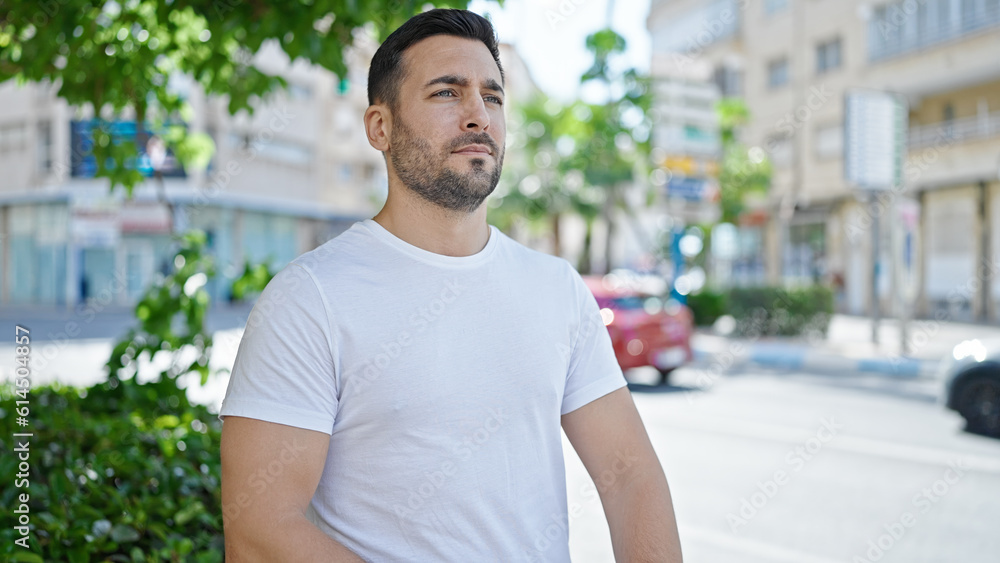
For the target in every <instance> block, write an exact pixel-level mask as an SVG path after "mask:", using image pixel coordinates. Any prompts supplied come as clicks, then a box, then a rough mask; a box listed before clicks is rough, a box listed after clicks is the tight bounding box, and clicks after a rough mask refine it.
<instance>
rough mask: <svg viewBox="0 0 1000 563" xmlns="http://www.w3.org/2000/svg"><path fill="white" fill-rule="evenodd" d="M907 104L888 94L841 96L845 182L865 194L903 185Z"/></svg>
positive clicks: (860, 92)
mask: <svg viewBox="0 0 1000 563" xmlns="http://www.w3.org/2000/svg"><path fill="white" fill-rule="evenodd" d="M907 111H908V110H907V105H906V100H905V99H903V98H902V97H900V96H897V95H895V94H891V93H888V92H878V91H874V90H854V91H850V92H848V93H847V94H846V95H845V96H844V140H845V141H846V146H845V147H844V178H845V179H846V180H847V182H848V183H850V184H851V185H853V186H855V187H856V188H859V189H861V190H865V191H873V190H888V189H891V188H892V187H893V186H898V185H899V184H900V182H901V181H902V170H903V159H904V158H905V152H906V130H907V122H908V115H907Z"/></svg>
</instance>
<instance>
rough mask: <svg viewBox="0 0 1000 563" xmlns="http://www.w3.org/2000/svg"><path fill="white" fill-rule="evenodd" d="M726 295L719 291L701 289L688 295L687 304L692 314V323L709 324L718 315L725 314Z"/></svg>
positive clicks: (726, 307) (726, 306) (698, 324)
mask: <svg viewBox="0 0 1000 563" xmlns="http://www.w3.org/2000/svg"><path fill="white" fill-rule="evenodd" d="M727 301H728V295H727V294H726V293H724V292H721V291H713V290H710V289H703V290H701V291H700V292H698V293H695V294H693V295H688V298H687V306H688V307H689V308H690V309H691V312H692V313H693V314H694V324H696V325H697V326H709V325H711V324H712V323H714V322H715V321H716V319H718V318H719V317H721V316H722V315H725V314H726V309H728V303H727Z"/></svg>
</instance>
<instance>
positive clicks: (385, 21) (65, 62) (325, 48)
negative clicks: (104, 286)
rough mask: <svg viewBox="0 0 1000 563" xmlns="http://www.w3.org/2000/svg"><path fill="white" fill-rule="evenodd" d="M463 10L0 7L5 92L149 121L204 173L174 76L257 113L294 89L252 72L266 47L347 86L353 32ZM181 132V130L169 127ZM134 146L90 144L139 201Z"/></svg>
mask: <svg viewBox="0 0 1000 563" xmlns="http://www.w3.org/2000/svg"><path fill="white" fill-rule="evenodd" d="M467 3H468V1H467V0H432V1H431V2H421V3H417V2H414V1H412V0H407V1H404V0H369V1H366V2H354V1H350V2H343V1H339V0H316V1H312V2H286V1H278V0H253V1H252V2H250V1H245V0H167V1H160V0H119V1H115V0H45V1H42V2H2V3H0V83H3V82H6V81H8V80H11V79H16V80H18V81H19V82H25V81H39V82H41V81H48V82H51V83H52V84H54V85H55V86H56V87H57V88H58V95H59V96H60V97H61V98H63V99H65V100H66V101H67V102H69V104H70V105H74V106H82V105H87V104H90V105H92V106H93V107H94V109H95V114H96V115H95V117H97V118H108V117H110V116H114V115H118V114H120V113H121V112H123V111H124V110H126V108H130V109H131V110H132V111H134V112H135V120H136V123H137V124H140V125H141V124H144V123H146V121H147V120H150V121H152V123H153V125H154V127H153V129H154V130H157V131H162V137H163V139H164V140H165V141H166V145H167V147H168V148H169V149H171V150H172V151H173V152H174V154H175V155H176V156H177V158H178V159H179V160H180V161H181V162H182V163H183V164H185V165H186V166H204V165H205V164H207V162H208V160H209V159H210V157H211V154H212V150H213V145H212V142H211V139H209V138H208V137H207V136H205V135H192V134H188V133H187V131H186V128H185V127H184V126H183V125H179V124H178V123H179V122H182V121H183V120H185V119H186V118H189V117H190V115H189V110H187V108H186V104H185V101H184V100H183V98H182V97H181V96H180V95H179V94H178V93H177V92H176V91H175V90H174V89H173V88H172V85H171V82H170V78H171V77H172V76H175V75H186V76H188V77H190V78H192V79H193V80H194V81H195V82H196V83H197V84H198V85H199V86H200V87H201V88H202V89H203V90H204V92H205V94H206V95H209V96H213V95H219V96H225V97H227V98H228V101H229V112H230V113H233V114H235V113H236V112H237V111H239V110H246V111H247V112H251V113H252V112H253V110H254V106H255V103H256V102H257V101H258V100H259V99H261V98H263V97H265V96H267V95H268V94H271V93H273V92H275V91H276V90H279V89H281V88H284V87H285V86H287V83H286V82H285V80H284V79H283V78H282V77H280V76H275V75H270V74H267V73H264V72H262V71H260V70H258V69H257V68H255V67H254V66H253V55H254V54H255V53H256V52H257V51H258V50H259V49H260V48H261V46H262V45H263V44H264V43H265V42H266V41H269V40H275V41H277V42H278V43H279V45H280V46H281V48H282V49H283V50H284V52H285V53H286V54H287V55H288V56H289V58H290V59H291V60H293V61H294V60H296V59H300V58H301V59H304V60H306V61H308V62H310V63H314V64H317V65H319V66H321V67H323V68H326V69H328V70H330V71H332V72H334V73H335V74H337V75H338V76H340V77H341V78H345V77H346V76H347V66H346V64H345V62H344V52H345V50H346V49H348V48H349V47H350V46H351V45H352V44H353V41H354V37H355V33H357V32H358V31H359V30H366V31H368V32H371V33H373V34H375V36H376V37H377V39H378V40H380V41H381V40H383V39H385V37H386V36H387V35H388V33H389V32H391V30H393V29H395V28H396V27H397V26H398V25H400V24H402V23H403V22H404V21H405V20H406V19H408V18H409V17H410V16H412V15H413V14H415V13H416V12H417V11H419V10H421V9H422V7H423V6H425V5H427V4H432V5H436V6H442V7H454V8H464V7H466V5H467ZM171 123H173V125H169V124H171ZM136 129H137V134H136V139H135V140H134V141H123V142H112V138H111V135H110V133H109V132H108V130H107V128H106V127H105V128H102V127H98V128H97V129H95V134H94V137H95V138H94V149H93V152H94V157H95V158H96V160H97V165H98V171H97V176H98V177H103V178H108V179H109V180H110V181H111V188H112V189H114V188H115V187H116V186H123V187H124V188H125V190H126V191H127V192H128V193H129V194H131V192H132V189H133V188H134V187H135V185H136V184H138V183H140V182H141V181H142V180H143V177H142V175H141V174H140V173H139V172H138V171H137V170H136V169H135V167H134V166H130V163H131V162H133V161H134V160H135V158H136V156H137V154H138V150H137V147H144V146H145V145H146V140H147V139H146V137H147V136H148V133H147V132H146V131H145V129H144V128H143V127H137V128H136Z"/></svg>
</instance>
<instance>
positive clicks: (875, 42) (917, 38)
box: [868, 0, 1000, 62]
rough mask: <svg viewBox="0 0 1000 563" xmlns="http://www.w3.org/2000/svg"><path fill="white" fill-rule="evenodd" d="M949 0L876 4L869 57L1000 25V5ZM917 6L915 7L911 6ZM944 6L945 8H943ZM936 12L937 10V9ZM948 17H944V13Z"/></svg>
mask: <svg viewBox="0 0 1000 563" xmlns="http://www.w3.org/2000/svg"><path fill="white" fill-rule="evenodd" d="M952 3H953V2H949V1H948V0H924V1H922V2H913V3H912V4H910V3H909V2H905V3H904V2H893V3H890V4H886V5H884V6H880V7H879V8H876V10H875V14H874V17H873V18H872V20H871V22H870V25H869V29H868V60H870V61H871V62H876V61H880V60H884V59H888V58H892V57H897V56H900V55H904V54H906V53H910V52H913V51H917V50H920V49H925V48H927V47H931V46H933V45H937V44H938V43H944V42H946V41H950V40H954V39H960V38H962V37H966V36H970V35H973V34H977V33H981V32H983V31H988V30H992V29H997V28H1000V5H998V4H997V3H995V2H987V3H986V4H983V5H979V6H976V5H975V4H973V3H971V2H969V3H965V2H963V3H961V4H956V6H955V7H956V8H958V9H957V10H952V9H951V7H952V6H951V4H952ZM908 6H914V7H915V8H909V9H908ZM942 6H943V8H942ZM935 12H936V13H935ZM942 15H943V16H944V17H941V16H942Z"/></svg>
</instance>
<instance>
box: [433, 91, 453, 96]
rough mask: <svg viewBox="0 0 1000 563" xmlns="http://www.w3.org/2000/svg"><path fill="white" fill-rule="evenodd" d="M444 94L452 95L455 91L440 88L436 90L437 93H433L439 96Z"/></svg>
mask: <svg viewBox="0 0 1000 563" xmlns="http://www.w3.org/2000/svg"><path fill="white" fill-rule="evenodd" d="M445 94H447V95H448V96H454V95H455V93H454V92H452V91H451V90H441V91H440V92H437V93H435V94H434V95H435V96H441V97H444V96H445Z"/></svg>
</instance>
